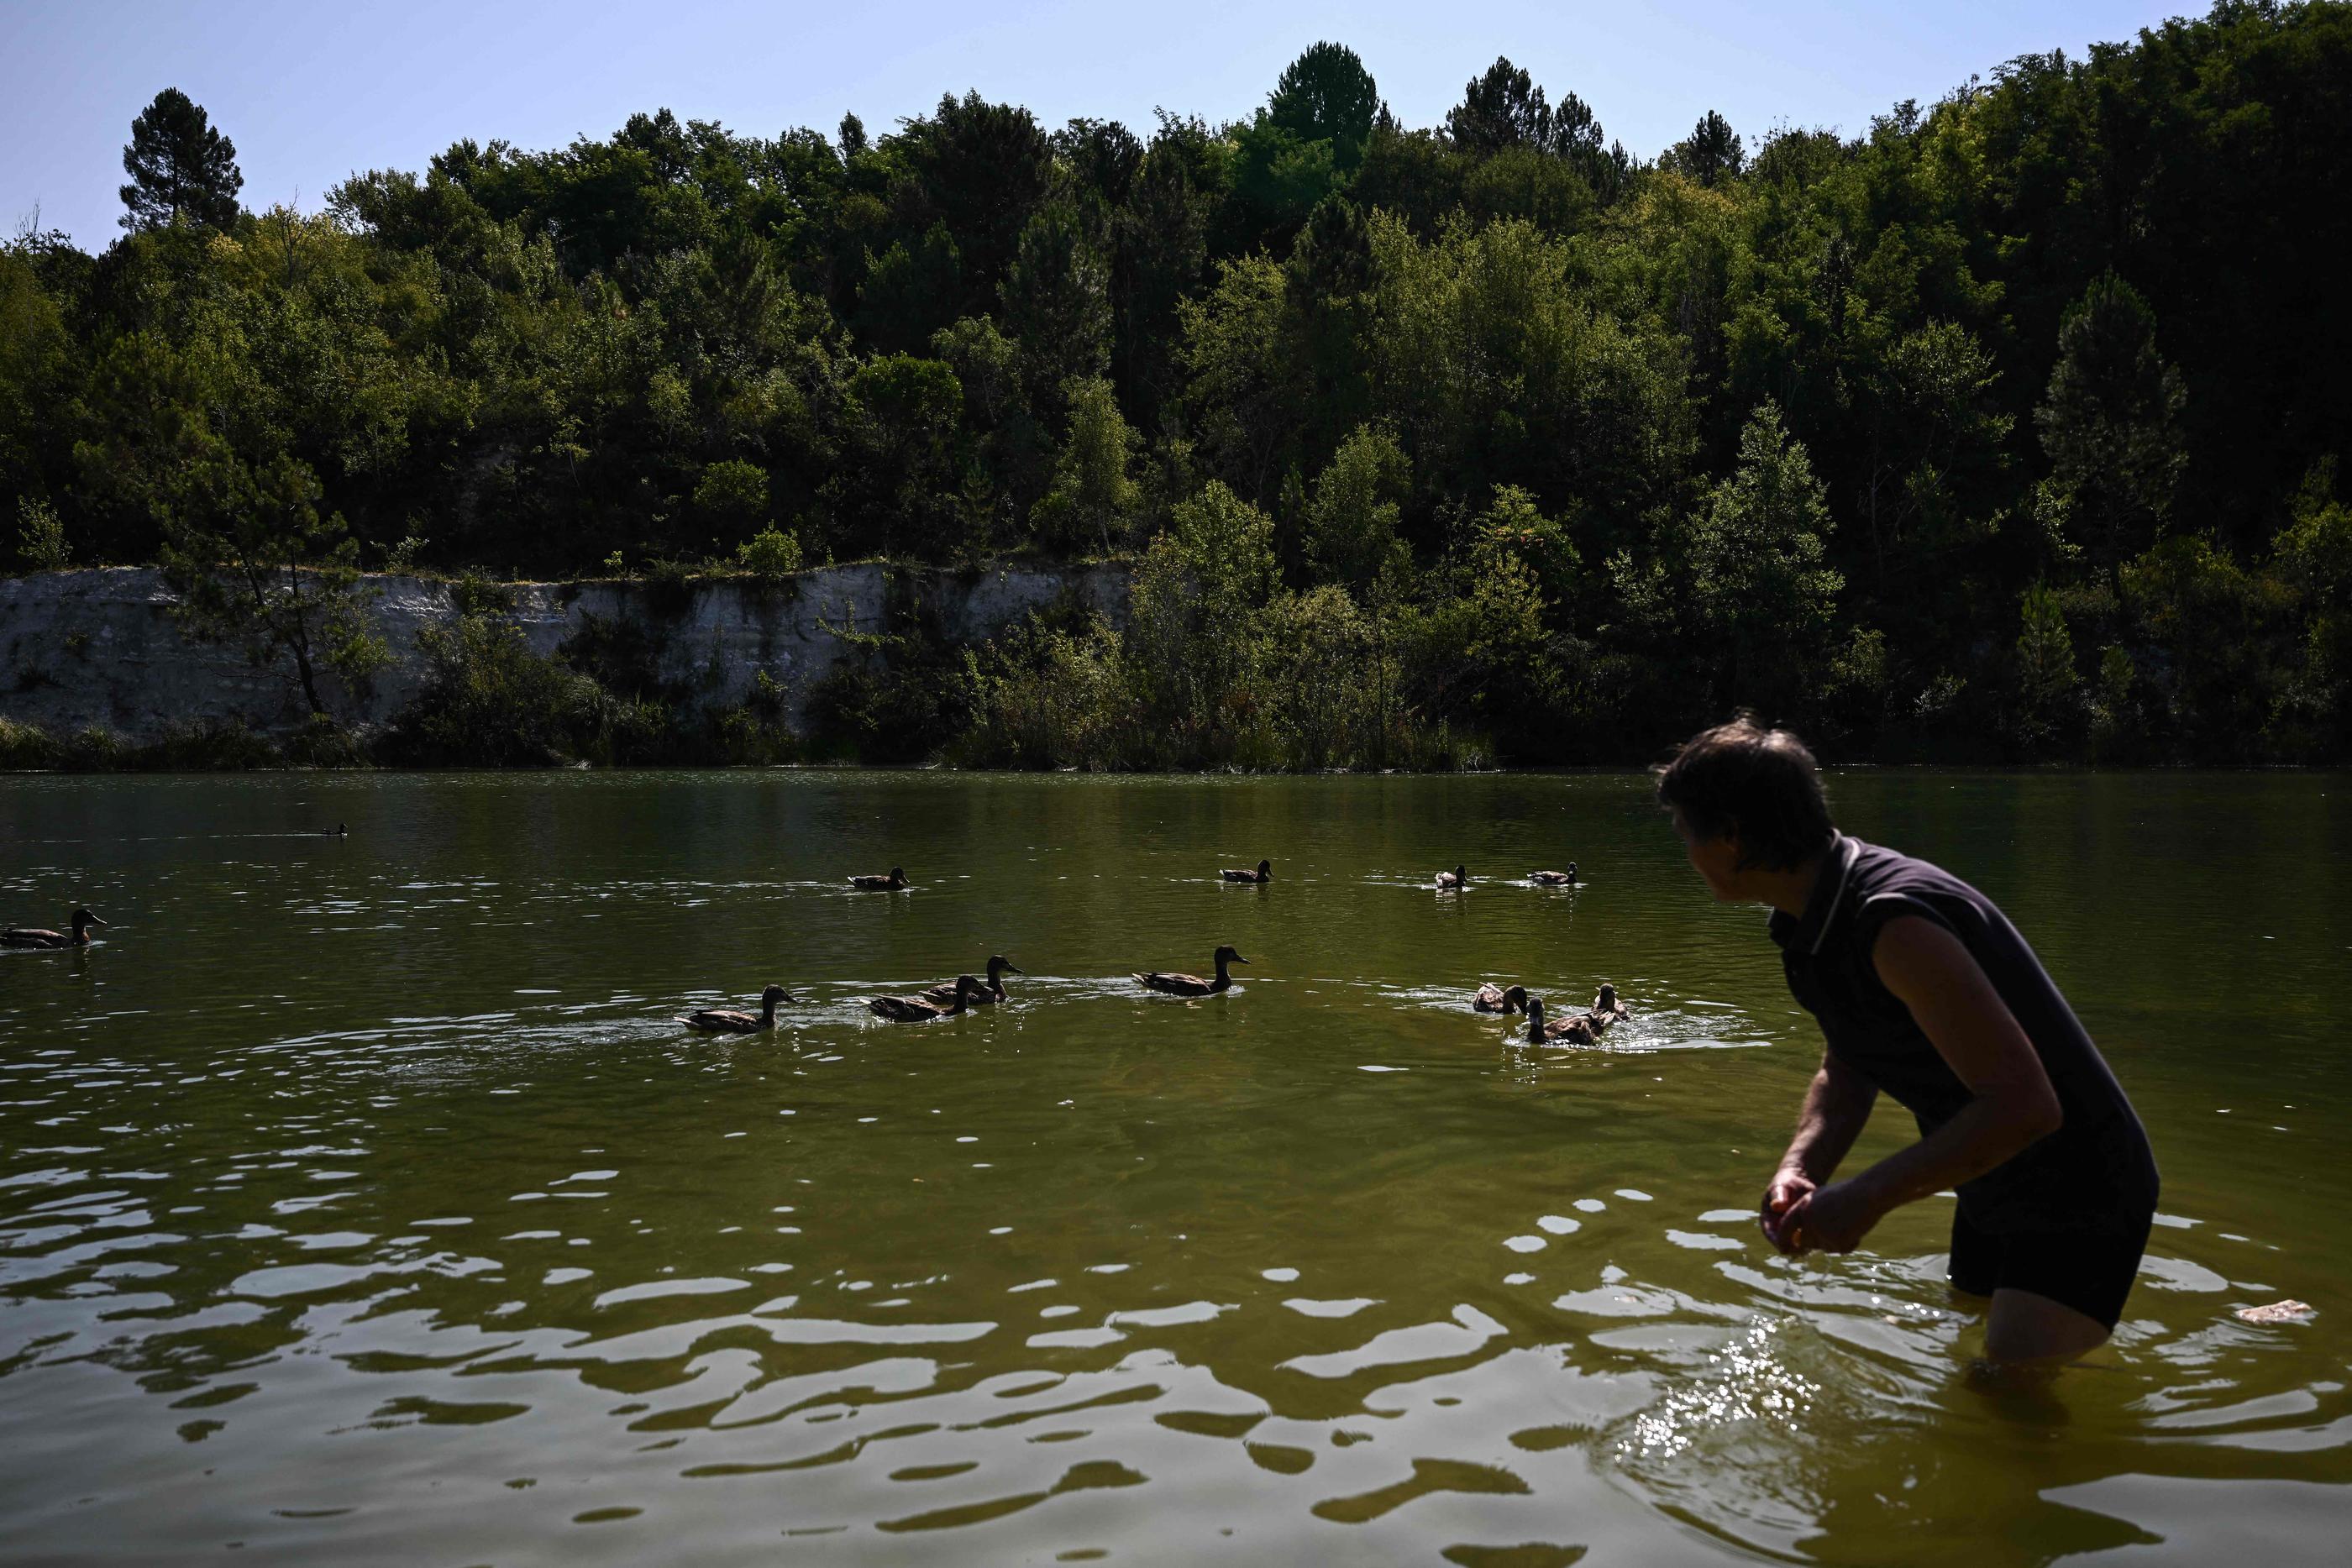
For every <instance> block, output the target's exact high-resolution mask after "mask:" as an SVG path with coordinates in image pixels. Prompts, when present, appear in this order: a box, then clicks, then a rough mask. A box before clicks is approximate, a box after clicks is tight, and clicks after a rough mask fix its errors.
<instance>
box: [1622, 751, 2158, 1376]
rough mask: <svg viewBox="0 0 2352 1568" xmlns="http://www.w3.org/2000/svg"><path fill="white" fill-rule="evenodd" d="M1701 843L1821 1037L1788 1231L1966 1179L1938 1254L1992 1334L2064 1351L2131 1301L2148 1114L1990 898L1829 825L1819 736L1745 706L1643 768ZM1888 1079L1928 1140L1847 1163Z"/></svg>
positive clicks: (2058, 1359) (1776, 1239)
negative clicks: (1814, 739) (1852, 1166)
mask: <svg viewBox="0 0 2352 1568" xmlns="http://www.w3.org/2000/svg"><path fill="white" fill-rule="evenodd" d="M1654 771H1655V774H1656V779H1657V793H1658V800H1659V801H1660V803H1662V804H1663V805H1664V806H1665V807H1666V809H1667V810H1669V811H1670V812H1672V813H1673V816H1674V823H1675V831H1676V832H1677V833H1679V834H1680V835H1681V837H1682V840H1683V844H1684V848H1685V852H1687V853H1688V855H1689V857H1690V862H1691V865H1692V867H1693V868H1694V869H1695V870H1696V871H1697V873H1699V875H1700V877H1701V878H1702V879H1704V880H1705V882H1706V885H1707V887H1708V889H1709V890H1710V891H1712V892H1713V893H1714V894H1715V896H1716V897H1717V899H1718V900H1721V901H1724V902H1727V903H1728V902H1740V903H1759V904H1769V905H1770V906H1771V909H1772V914H1771V916H1770V921H1769V931H1770V935H1771V937H1772V940H1773V941H1774V942H1776V943H1778V944H1779V945H1780V959H1781V966H1782V967H1783V968H1784V969H1785V970H1786V972H1787V975H1788V980H1789V989H1790V992H1791V993H1792V994H1793V995H1794V996H1795V997H1796V998H1797V1000H1798V1002H1799V1003H1801V1005H1802V1006H1803V1007H1804V1008H1805V1009H1806V1010H1807V1011H1809V1012H1811V1014H1812V1015H1813V1017H1814V1019H1816V1020H1817V1021H1818V1022H1819V1024H1820V1025H1821V1030H1822V1040H1823V1041H1824V1042H1825V1044H1826V1047H1827V1049H1826V1050H1825V1051H1823V1052H1822V1065H1821V1068H1820V1071H1817V1072H1815V1073H1814V1074H1813V1082H1812V1086H1811V1089H1809V1090H1808V1091H1807V1092H1806V1094H1805V1101H1804V1107H1803V1110H1802V1111H1801V1113H1800V1114H1799V1117H1798V1122H1797V1132H1796V1135H1795V1137H1793V1138H1792V1139H1790V1143H1789V1150H1788V1153H1786V1154H1785V1155H1781V1156H1780V1169H1779V1170H1778V1171H1777V1172H1776V1173H1775V1174H1774V1176H1773V1177H1772V1180H1771V1185H1770V1186H1768V1187H1767V1188H1766V1189H1765V1192H1764V1202H1763V1207H1762V1212H1761V1214H1760V1216H1759V1218H1760V1219H1761V1222H1762V1225H1763V1228H1764V1234H1765V1236H1766V1237H1767V1238H1768V1239H1769V1240H1770V1241H1771V1243H1772V1245H1773V1246H1775V1247H1776V1248H1778V1249H1780V1250H1781V1251H1782V1252H1788V1253H1795V1252H1802V1251H1806V1250H1809V1249H1819V1250H1821V1251H1824V1252H1851V1251H1853V1249H1855V1248H1856V1247H1858V1246H1860V1245H1861V1243H1862V1239H1863V1238H1864V1237H1865V1236H1867V1235H1869V1234H1870V1230H1871V1228H1872V1227H1873V1226H1874V1225H1876V1224H1877V1223H1878V1222H1879V1221H1880V1220H1881V1219H1883V1218H1885V1217H1886V1215H1887V1213H1888V1212H1889V1211H1890V1210H1893V1209H1895V1208H1898V1207H1902V1206H1903V1205H1904V1204H1906V1203H1912V1202H1916V1201H1917V1200H1918V1199H1920V1198H1923V1197H1928V1196H1930V1195H1932V1194H1935V1193H1938V1192H1942V1191H1944V1190H1945V1189H1946V1188H1948V1187H1957V1188H1958V1197H1959V1205H1958V1213H1957V1214H1956V1215H1955V1216H1954V1217H1953V1219H1952V1250H1951V1261H1950V1266H1949V1269H1950V1278H1951V1282H1952V1285H1953V1287H1954V1289H1956V1290H1958V1291H1963V1292H1966V1293H1968V1294H1970V1295H1978V1296H1990V1298H1991V1312H1990V1316H1989V1318H1988V1319H1987V1322H1986V1325H1985V1354H1986V1357H1987V1359H1989V1360H1990V1361H1993V1362H1996V1363H2037V1362H2039V1363H2049V1364H2057V1363H2062V1362H2066V1361H2071V1360H2073V1359H2074V1357H2076V1356H2079V1355H2081V1354H2084V1352H2086V1351H2089V1350H2092V1349H2095V1347H2097V1346H2098V1345H2100V1344H2101V1343H2105V1340H2106V1338H2107V1336H2108V1335H2109V1334H2110V1333H2113V1332H2114V1330H2115V1326H2116V1321H2117V1319H2119V1318H2120V1317H2121V1316H2122V1315H2123V1305H2124V1298H2125V1296H2126V1294H2127V1293H2128V1292H2129V1291H2130V1290H2131V1282H2132V1276H2133V1274H2134V1273H2135V1272H2136V1271H2137V1269H2138V1267H2139V1259H2140V1253H2141V1252H2142V1250H2143V1249H2145V1248H2146V1247H2147V1236H2148V1228H2149V1225H2150V1223H2151V1220H2152V1218H2153V1216H2154V1214H2155V1212H2156V1198H2157V1171H2156V1160H2155V1156H2154V1155H2153V1154H2152V1153H2151V1152H2150V1150H2149V1148H2148V1142H2147V1132H2146V1130H2145V1129H2144V1128H2142V1127H2141V1125H2140V1121H2139V1117H2138V1115H2137V1113H2135V1112H2134V1111H2133V1110H2132V1105H2131V1102H2130V1101H2129V1100H2128V1099H2126V1097H2125V1095H2124V1092H2123V1088H2122V1086H2121V1085H2120V1084H2118V1083H2117V1082H2116V1078H2115V1074H2114V1073H2113V1072H2111V1071H2108V1068H2107V1064H2106V1061H2105V1060H2104V1059H2103V1058H2102V1057H2101V1056H2100V1055H2099V1051H2098V1048H2097V1047H2096V1046H2095V1045H2093V1044H2092V1043H2091V1037H2090V1036H2089V1035H2088V1034H2086V1033H2085V1032H2084V1029H2083V1026H2082V1024H2081V1023H2080V1022H2079V1021H2078V1020H2077V1019H2075V1017H2074V1009H2072V1008H2070V1007H2068V1006H2067V1004H2066V998H2064V997H2063V996H2062V995H2061V994H2060V993H2059V990H2058V988H2057V986H2056V985H2055V984H2053V982H2052V980H2051V978H2050V976H2049V974H2048V973H2047V972H2046V971H2045V970H2044V969H2043V968H2042V963H2041V960H2040V959H2038V958H2036V957H2035V956H2034V954H2033V949H2032V947H2031V946H2027V944H2026V941H2025V938H2024V937H2023V936H2020V935H2019V934H2018V932H2017V928H2016V927H2015V926H2013V925H2011V924H2010V923H2009V920H2008V918H2007V917H2006V916H2004V915H2002V914H2001V912H2000V909H1999V908H1998V907H1996V906H1995V905H1994V904H1993V902H1992V901H1991V900H1990V899H1989V898H1987V897H1986V896H1985V895H1984V894H1981V893H1979V892H1978V891H1977V890H1976V889H1975V888H1973V887H1970V886H1969V884H1968V883H1964V882H1962V881H1961V880H1960V879H1959V878H1958V877H1956V876H1954V875H1952V874H1951V873H1949V872H1947V871H1944V870H1942V869H1941V868H1939V867H1937V866H1934V865H1930V864H1929V863H1928V862H1926V861H1922V860H1915V859H1913V858H1911V857H1910V856H1908V855H1905V854H1900V853H1897V852H1895V851H1894V850H1890V849H1884V848H1881V847H1880V846H1878V845H1876V844H1867V843H1864V842H1863V841H1861V840H1860V839H1856V838H1852V837H1848V836H1847V835H1845V834H1843V833H1840V832H1839V831H1837V830H1836V828H1835V827H1833V826H1832V824H1831V821H1830V813H1829V806H1828V802H1827V800H1825V799H1824V797H1823V794H1822V783H1821V779H1820V775H1819V771H1818V769H1817V768H1815V766H1814V762H1813V758H1812V754H1811V752H1809V751H1807V750H1806V749H1805V746H1804V743H1803V742H1802V741H1801V740H1799V739H1798V738H1797V737H1796V736H1795V735H1793V734H1791V733H1790V731H1788V730H1785V729H1768V728H1766V727H1763V726H1761V725H1759V723H1757V722H1756V720H1755V719H1754V718H1752V717H1751V716H1748V715H1746V714H1742V715H1741V716H1739V717H1738V718H1736V719H1734V720H1732V721H1731V722H1730V723H1728V724H1724V725H1718V726H1717V727H1715V728H1713V729H1709V730H1706V731H1704V732H1702V733H1701V734H1699V735H1697V736H1696V737H1692V738H1691V739H1690V740H1689V741H1688V742H1686V743H1685V745H1684V746H1683V747H1681V748H1680V749H1679V750H1678V751H1677V752H1676V753H1675V756H1674V758H1673V759H1672V760H1671V761H1669V762H1666V763H1664V764H1662V765H1661V766H1660V767H1658V768H1656V769H1655V770H1654ZM1880 1092H1885V1093H1886V1094H1888V1095H1890V1096H1892V1097H1893V1098H1894V1099H1895V1101H1896V1102H1898V1103H1900V1104H1902V1105H1903V1106H1904V1108H1905V1109H1906V1110H1908V1111H1909V1112H1910V1113H1911V1114H1912V1116H1913V1117H1914V1119H1915V1120H1916V1122H1917V1124H1918V1127H1919V1141H1918V1142H1917V1143H1916V1144H1913V1145H1911V1146H1910V1147H1908V1148H1906V1149H1903V1150H1901V1151H1900V1152H1898V1153H1896V1154H1894V1155H1888V1156H1887V1157H1886V1158H1885V1159H1883V1160H1881V1161H1879V1162H1878V1163H1877V1164H1876V1165H1874V1166H1870V1167H1869V1168H1868V1169H1866V1170H1863V1171H1859V1172H1856V1173H1855V1174H1853V1175H1852V1176H1848V1177H1846V1178H1845V1179H1844V1180H1843V1181H1832V1179H1831V1178H1832V1176H1834V1175H1835V1174H1836V1172H1837V1168H1838V1164H1839V1162H1840V1161H1841V1160H1843V1158H1844V1157H1845V1155H1846V1152H1847V1151H1848V1150H1849V1149H1851V1148H1852V1147H1853V1141H1854V1138H1855V1136H1856V1135H1857V1134H1860V1133H1861V1131H1862V1129H1863V1125H1864V1123H1866V1122H1868V1121H1869V1119H1870V1112H1871V1106H1872V1105H1873V1103H1874V1102H1875V1101H1876V1099H1877V1097H1878V1095H1879V1094H1880Z"/></svg>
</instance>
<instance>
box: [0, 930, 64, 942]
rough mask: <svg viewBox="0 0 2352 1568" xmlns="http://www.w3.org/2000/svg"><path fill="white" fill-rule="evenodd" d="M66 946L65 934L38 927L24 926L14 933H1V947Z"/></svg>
mask: <svg viewBox="0 0 2352 1568" xmlns="http://www.w3.org/2000/svg"><path fill="white" fill-rule="evenodd" d="M65 945H66V938H65V935H64V933H62V932H58V931H43V930H41V929H39V928H38V927H37V926H29V925H23V926H18V927H17V928H16V929H15V930H13V931H0V947H62V946H65Z"/></svg>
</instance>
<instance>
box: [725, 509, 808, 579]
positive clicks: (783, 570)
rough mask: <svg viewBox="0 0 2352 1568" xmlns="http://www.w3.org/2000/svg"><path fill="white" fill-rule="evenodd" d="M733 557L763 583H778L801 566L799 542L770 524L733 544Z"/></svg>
mask: <svg viewBox="0 0 2352 1568" xmlns="http://www.w3.org/2000/svg"><path fill="white" fill-rule="evenodd" d="M735 559H736V560H737V561H738V562H740V564H741V566H742V568H743V570H745V571H748V572H750V573H751V575H752V576H753V577H756V578H758V579H760V580H761V581H763V582H781V581H782V580H784V579H785V578H787V577H790V576H791V575H792V574H793V573H794V572H796V571H798V570H800V569H801V541H800V539H799V538H798V537H797V536H795V535H793V534H787V533H780V532H779V531H777V528H776V526H775V525H774V524H773V523H771V524H769V525H768V526H767V527H766V528H761V530H760V531H759V532H758V533H756V534H753V535H752V536H751V538H750V539H749V540H748V541H746V542H745V543H743V544H740V545H737V546H736V547H735Z"/></svg>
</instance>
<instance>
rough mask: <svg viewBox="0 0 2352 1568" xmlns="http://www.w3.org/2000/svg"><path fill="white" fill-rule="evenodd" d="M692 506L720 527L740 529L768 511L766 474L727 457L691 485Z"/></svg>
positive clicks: (753, 464)
mask: <svg viewBox="0 0 2352 1568" xmlns="http://www.w3.org/2000/svg"><path fill="white" fill-rule="evenodd" d="M694 507H695V510H696V511H698V512H700V513H701V514H702V515H703V516H704V517H707V518H709V520H710V521H712V522H714V523H717V524H719V526H720V527H722V528H740V527H743V526H745V525H747V524H750V523H752V522H755V521H757V520H758V519H759V518H760V517H763V516H765V515H766V513H767V510H768V471H767V470H766V469H764V468H762V467H761V466H760V465H758V464H756V463H746V462H744V461H743V460H742V459H741V458H740V457H730V458H726V459H724V460H722V461H720V462H717V463H713V464H711V465H709V466H708V467H706V468H704V469H703V471H702V477H701V478H699V479H698V480H696V481H695V483H694Z"/></svg>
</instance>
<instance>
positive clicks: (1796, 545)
mask: <svg viewBox="0 0 2352 1568" xmlns="http://www.w3.org/2000/svg"><path fill="white" fill-rule="evenodd" d="M1831 528H1832V523H1831V521H1830V514H1829V507H1828V503H1827V501H1826V500H1825V498H1824V497H1823V495H1822V486H1821V483H1820V481H1819V480H1818V479H1816V478H1815V477H1814V476H1813V469H1812V464H1811V460H1810V459H1809V458H1808V457H1807V456H1806V454H1805V449H1804V447H1803V445H1802V444H1800V443H1798V442H1796V441H1794V440H1792V439H1791V438H1790V436H1789V434H1788V432H1787V429H1786V427H1785V426H1784V425H1783V424H1782V423H1781V420H1780V410H1779V409H1777V408H1775V407H1774V406H1773V405H1772V404H1770V403H1769V402H1767V403H1764V404H1762V405H1761V406H1759V408H1758V409H1757V411H1756V413H1755V414H1754V415H1753V417H1751V418H1750V419H1749V420H1748V428H1747V429H1746V430H1745V431H1744V432H1743V433H1742V434H1741V435H1740V438H1739V466H1738V468H1737V469H1735V470H1734V471H1733V472H1732V474H1731V476H1729V477H1728V478H1727V479H1725V480H1724V481H1723V482H1722V483H1721V484H1719V485H1717V486H1716V487H1715V491H1714V493H1713V494H1712V495H1711V496H1710V497H1708V498H1707V504H1706V507H1705V509H1704V510H1702V511H1701V512H1700V513H1699V514H1698V516H1697V517H1695V518H1693V519H1692V522H1691V526H1690V529H1689V533H1688V543H1687V548H1688V550H1689V563H1690V573H1691V600H1692V609H1693V610H1694V611H1695V612H1696V619H1697V623H1698V624H1699V625H1700V626H1702V627H1704V628H1705V629H1706V631H1707V632H1710V633H1711V634H1713V635H1714V636H1715V637H1717V638H1719V639H1721V641H1722V643H1723V645H1724V646H1725V650H1726V653H1727V671H1726V674H1725V683H1726V690H1725V691H1724V693H1723V695H1725V696H1726V697H1727V698H1729V699H1730V700H1731V701H1733V702H1736V703H1750V704H1755V705H1757V706H1770V707H1780V708H1782V709H1784V710H1785V708H1786V706H1789V705H1790V704H1791V703H1792V702H1793V701H1794V700H1795V699H1796V697H1797V696H1798V695H1799V693H1800V692H1801V689H1802V687H1803V685H1804V684H1805V682H1806V681H1807V679H1808V678H1809V677H1810V675H1811V672H1812V669H1813V667H1814V662H1815V660H1816V658H1817V657H1818V655H1819V654H1820V653H1821V652H1822V649H1823V647H1824V646H1825V643H1826V641H1827V638H1828V635H1829V632H1830V629H1831V624H1832V615H1833V612H1834V611H1835V608H1836V599H1837V593H1838V590H1839V589H1840V588H1842V587H1843V579H1841V577H1840V576H1839V574H1838V572H1837V571H1836V570H1835V569H1833V568H1832V567H1830V566H1829V565H1828V564H1827V557H1828V547H1827V545H1826V543H1825V542H1824V541H1825V539H1826V538H1827V536H1828V535H1829V533H1830V531H1831Z"/></svg>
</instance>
